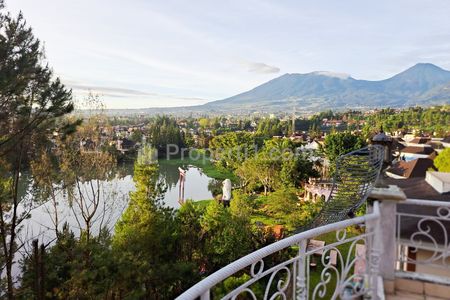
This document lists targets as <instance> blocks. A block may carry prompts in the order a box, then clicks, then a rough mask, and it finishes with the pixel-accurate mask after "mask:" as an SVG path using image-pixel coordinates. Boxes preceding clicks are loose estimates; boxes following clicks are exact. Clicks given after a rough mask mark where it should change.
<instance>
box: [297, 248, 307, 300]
mask: <svg viewBox="0 0 450 300" xmlns="http://www.w3.org/2000/svg"><path fill="white" fill-rule="evenodd" d="M307 246H308V241H307V240H306V239H305V240H302V241H301V242H300V243H299V249H298V256H299V259H298V265H297V278H296V285H297V297H296V298H297V300H303V299H306V298H307V293H308V287H307V286H306V268H307V265H306V247H307Z"/></svg>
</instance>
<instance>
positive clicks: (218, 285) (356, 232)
mask: <svg viewBox="0 0 450 300" xmlns="http://www.w3.org/2000/svg"><path fill="white" fill-rule="evenodd" d="M449 200H450V199H449ZM449 232H450V201H449V202H445V201H432V200H418V199H407V198H406V196H405V194H404V193H403V192H402V190H400V189H399V188H398V187H396V186H389V187H388V188H377V189H374V190H373V191H372V193H371V194H370V198H369V201H368V204H367V213H366V214H365V215H363V216H357V217H354V218H351V219H347V220H344V221H340V222H336V223H332V224H327V225H324V226H319V227H316V228H312V229H310V230H307V231H304V232H301V233H298V234H296V235H293V236H290V237H288V238H285V239H282V240H280V241H278V242H276V243H273V244H271V245H269V246H267V247H265V248H262V249H259V250H257V251H255V252H253V253H250V254H248V255H247V256H245V257H242V258H241V259H238V260H237V261H235V262H233V263H231V264H229V265H228V266H226V267H224V268H222V269H220V270H218V271H217V272H215V273H213V274H212V275H210V276H208V277H206V278H205V279H203V280H202V281H200V282H199V283H197V284H196V285H194V286H193V287H191V288H190V289H189V290H187V291H186V292H185V293H183V294H182V295H180V296H179V297H178V298H177V299H180V300H187V299H189V300H191V299H197V298H200V299H202V300H206V299H392V300H395V299H450V247H449V246H450V245H449V244H450V241H449V240H448V237H449V234H448V233H449Z"/></svg>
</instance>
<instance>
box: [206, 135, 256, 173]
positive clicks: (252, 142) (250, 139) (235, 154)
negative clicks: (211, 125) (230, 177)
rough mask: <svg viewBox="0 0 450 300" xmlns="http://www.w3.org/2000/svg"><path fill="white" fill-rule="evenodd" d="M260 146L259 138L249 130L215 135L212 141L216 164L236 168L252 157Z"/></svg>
mask: <svg viewBox="0 0 450 300" xmlns="http://www.w3.org/2000/svg"><path fill="white" fill-rule="evenodd" d="M257 148H258V143H257V139H256V138H255V136H254V135H253V134H251V133H248V132H229V133H225V134H222V135H218V136H216V137H214V138H213V139H212V140H211V142H210V149H211V151H212V156H213V158H214V159H215V160H216V165H217V166H220V167H223V168H227V169H231V170H235V169H237V168H238V167H239V165H240V164H242V162H243V161H244V160H246V159H247V158H249V157H252V156H253V155H254V154H255V152H256V150H257Z"/></svg>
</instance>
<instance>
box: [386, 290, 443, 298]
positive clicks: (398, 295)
mask: <svg viewBox="0 0 450 300" xmlns="http://www.w3.org/2000/svg"><path fill="white" fill-rule="evenodd" d="M449 299H450V295H449V298H447V299H445V298H437V297H431V296H425V295H419V294H412V293H408V292H397V293H396V294H395V295H386V300H449Z"/></svg>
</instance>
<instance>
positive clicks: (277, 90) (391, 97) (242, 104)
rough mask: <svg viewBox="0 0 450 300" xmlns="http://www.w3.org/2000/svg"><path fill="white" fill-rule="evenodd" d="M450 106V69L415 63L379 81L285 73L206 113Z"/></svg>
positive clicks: (340, 75)
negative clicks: (215, 111)
mask: <svg viewBox="0 0 450 300" xmlns="http://www.w3.org/2000/svg"><path fill="white" fill-rule="evenodd" d="M445 103H450V71H447V70H444V69H442V68H440V67H438V66H436V65H434V64H431V63H418V64H416V65H414V66H412V67H410V68H408V69H406V70H404V71H403V72H400V73H398V74H396V75H394V76H391V77H389V78H387V79H383V80H373V81H370V80H361V79H355V78H353V77H351V76H350V75H348V74H344V73H333V72H328V71H315V72H310V73H286V74H283V75H281V76H279V77H277V78H274V79H271V80H269V81H267V82H265V83H263V84H261V85H259V86H257V87H255V88H253V89H251V90H248V91H245V92H243V93H240V94H237V95H235V96H232V97H229V98H226V99H222V100H216V101H212V102H208V103H206V104H204V105H200V106H198V108H205V109H209V110H215V109H217V110H223V109H227V110H232V111H234V110H239V109H241V110H254V111H258V110H267V111H282V110H286V109H292V107H298V108H299V109H300V110H304V111H311V112H316V111H318V110H324V109H340V108H350V107H355V106H356V107H367V108H370V107H386V106H391V107H405V106H411V105H425V106H427V105H434V104H445Z"/></svg>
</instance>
